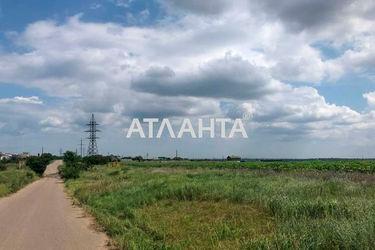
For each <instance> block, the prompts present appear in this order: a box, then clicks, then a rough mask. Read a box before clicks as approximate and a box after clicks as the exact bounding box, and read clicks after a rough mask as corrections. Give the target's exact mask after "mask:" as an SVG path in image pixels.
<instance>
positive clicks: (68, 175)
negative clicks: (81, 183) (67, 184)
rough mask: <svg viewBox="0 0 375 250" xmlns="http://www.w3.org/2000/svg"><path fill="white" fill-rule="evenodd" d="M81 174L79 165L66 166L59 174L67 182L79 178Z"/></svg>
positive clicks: (70, 164) (61, 168)
mask: <svg viewBox="0 0 375 250" xmlns="http://www.w3.org/2000/svg"><path fill="white" fill-rule="evenodd" d="M80 172H81V165H80V164H78V163H69V164H64V165H63V166H62V167H60V169H59V173H60V175H61V177H62V178H64V179H66V180H67V179H76V178H78V177H79V173H80Z"/></svg>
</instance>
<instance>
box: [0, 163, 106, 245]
mask: <svg viewBox="0 0 375 250" xmlns="http://www.w3.org/2000/svg"><path fill="white" fill-rule="evenodd" d="M60 164H61V161H55V162H53V163H52V164H50V165H49V166H48V167H47V169H46V171H45V173H44V175H45V177H43V178H42V179H40V180H38V181H35V182H34V183H32V184H30V185H28V186H26V187H25V188H24V189H22V190H20V191H18V192H17V193H15V194H13V195H11V196H9V197H6V198H2V199H0V249H6V250H18V249H28V250H33V249H37V250H44V249H46V250H54V249H67V250H68V249H69V250H74V249H77V250H78V249H79V250H81V249H90V250H91V249H106V245H107V242H108V239H107V237H106V235H105V234H104V233H100V232H97V231H95V230H94V229H93V228H94V226H93V220H92V219H91V218H89V217H87V216H85V214H84V212H83V210H82V209H80V208H78V207H74V206H72V202H71V200H70V199H69V197H68V196H67V195H66V194H65V193H64V186H63V183H62V181H61V180H60V179H59V176H58V174H57V171H58V170H57V167H58V166H59V165H60Z"/></svg>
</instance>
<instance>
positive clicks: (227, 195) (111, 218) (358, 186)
mask: <svg viewBox="0 0 375 250" xmlns="http://www.w3.org/2000/svg"><path fill="white" fill-rule="evenodd" d="M158 164H162V165H158ZM168 164H176V168H172V167H171V165H168ZM168 164H166V165H163V163H139V164H138V163H135V164H134V163H132V164H131V165H130V166H129V165H128V166H121V167H116V168H113V167H97V168H94V169H92V170H90V171H88V172H83V173H82V174H81V177H80V178H78V179H76V180H69V181H68V182H67V183H66V184H67V187H68V189H69V190H70V192H71V193H72V194H73V195H74V196H75V197H76V198H77V199H78V200H79V201H80V202H81V203H82V204H83V205H84V206H86V208H88V209H89V211H91V213H93V215H94V216H95V217H96V218H97V219H98V222H99V224H101V225H102V226H103V227H104V228H105V230H106V231H107V232H108V234H109V235H110V236H111V237H113V239H114V240H115V242H116V244H117V245H118V246H119V247H120V248H122V249H165V248H173V249H175V248H190V249H192V248H195V249H197V248H205V249H217V248H222V249H228V248H229V249H230V248H232V249H244V248H250V249H252V248H258V249H263V248H264V249H270V248H278V249H290V248H301V249H371V248H372V247H373V246H374V245H375V184H374V183H375V182H374V181H373V179H372V175H371V174H358V173H346V174H345V175H341V174H337V175H335V174H333V173H331V172H329V173H327V172H325V171H310V170H293V171H281V172H280V171H269V170H251V171H249V170H242V169H240V170H233V169H230V168H229V169H228V167H226V168H224V169H222V168H221V167H218V166H215V167H212V165H211V164H214V163H203V164H204V165H202V163H200V165H194V166H192V165H191V164H188V163H180V164H178V163H177V162H176V163H168ZM184 164H186V165H184ZM194 164H195V163H194ZM233 164H237V163H233ZM344 165H346V163H345V164H344ZM181 204H182V205H181ZM218 204H219V205H218ZM189 206H191V207H193V208H194V209H187V208H188V207H189ZM213 207H214V208H216V210H217V209H219V208H220V211H217V213H205V212H204V211H205V210H207V209H208V210H210V209H212V208H213ZM241 209H242V210H243V211H247V210H252V211H254V213H246V212H241V211H242V210H241ZM216 210H215V211H216ZM212 211H214V210H212ZM233 211H237V212H236V213H233ZM210 214H212V216H210ZM215 218H217V219H218V220H219V223H216V224H215V223H214V224H212V223H211V224H212V226H211V227H210V226H207V225H211V224H210V223H208V222H210V221H213V220H214V219H215ZM168 221H175V223H172V224H171V223H168ZM238 221H242V222H241V223H238ZM155 222H158V223H155ZM259 222H261V223H259ZM254 225H255V226H254ZM270 225H271V227H270ZM174 227H177V228H178V230H177V231H176V229H173V228H174ZM245 228H249V230H250V231H251V232H257V233H249V232H250V231H246V230H244V229H245ZM197 231H198V232H199V234H197ZM194 234H197V235H199V237H198V238H199V240H193V239H192V238H191V237H189V235H194Z"/></svg>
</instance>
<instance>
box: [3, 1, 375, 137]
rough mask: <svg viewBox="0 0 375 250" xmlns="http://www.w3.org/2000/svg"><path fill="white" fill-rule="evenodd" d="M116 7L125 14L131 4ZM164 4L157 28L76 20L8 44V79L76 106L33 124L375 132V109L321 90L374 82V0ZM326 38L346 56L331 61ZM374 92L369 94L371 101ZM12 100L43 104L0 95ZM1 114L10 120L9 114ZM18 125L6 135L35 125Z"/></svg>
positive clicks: (291, 133)
mask: <svg viewBox="0 0 375 250" xmlns="http://www.w3.org/2000/svg"><path fill="white" fill-rule="evenodd" d="M112 2H113V3H115V4H117V5H118V6H122V7H125V8H127V7H128V6H129V4H130V3H131V1H122V0H121V1H114V0H113V1H112ZM159 2H161V3H162V4H161V6H162V7H163V8H166V10H167V12H166V15H167V16H166V17H165V18H164V19H162V20H159V22H157V23H155V24H153V25H150V26H146V25H144V26H136V22H135V23H133V25H132V26H123V25H121V24H116V23H110V22H108V23H94V22H84V21H82V19H81V16H80V15H77V16H73V17H70V18H68V19H67V20H66V21H64V22H61V23H56V22H53V21H46V20H41V21H38V22H35V23H32V24H30V25H28V26H27V27H26V28H25V30H24V31H23V32H20V33H12V36H11V37H9V39H11V40H12V41H13V43H14V45H15V46H17V47H19V48H22V49H21V50H17V51H12V52H9V53H7V52H4V51H2V52H1V53H0V82H8V83H9V82H12V83H16V84H20V85H24V86H27V87H36V88H38V89H41V90H43V91H44V92H45V93H46V94H47V95H50V96H59V97H61V98H62V99H63V100H64V106H66V107H60V108H58V109H57V108H56V107H44V108H45V110H44V112H42V110H41V109H40V106H43V105H30V106H33V108H34V109H35V110H34V109H33V112H36V114H37V115H36V116H35V117H36V118H32V119H31V118H30V121H32V122H30V123H32V124H30V125H28V126H29V127H32V128H35V129H42V130H43V131H58V130H60V131H68V130H69V129H71V128H72V127H74V126H75V124H81V125H82V124H84V123H85V120H86V117H88V116H87V114H88V113H90V112H95V113H98V115H99V116H100V118H101V120H102V121H103V124H104V125H105V126H119V127H121V126H123V125H124V123H126V122H128V120H129V118H132V117H147V116H152V117H160V118H161V117H171V116H172V117H177V116H210V115H211V116H228V117H232V118H237V117H241V114H243V113H244V112H247V113H249V114H251V117H252V119H251V122H249V127H250V128H252V129H257V130H258V131H261V132H262V133H264V134H268V135H270V134H271V136H277V135H283V136H284V138H289V139H291V138H296V137H303V136H306V137H309V138H313V137H316V138H329V137H330V136H333V137H340V136H343V135H348V134H350V133H353V134H354V131H367V130H370V129H371V128H373V127H374V125H373V123H372V122H371V119H372V118H373V117H374V114H372V113H371V112H367V111H363V112H362V113H361V112H357V111H354V110H352V109H350V108H349V107H346V106H339V105H335V104H334V103H328V102H327V101H326V100H325V99H324V97H323V96H321V95H320V94H319V93H318V92H317V90H316V89H315V88H313V87H311V86H312V84H332V82H335V81H337V80H339V79H340V78H342V77H345V75H346V74H356V75H360V76H366V77H368V78H369V79H374V78H373V75H374V58H375V57H374V49H373V44H374V41H375V39H374V37H375V36H374V30H375V29H374V18H373V16H374V15H373V11H374V10H375V8H374V4H373V3H372V1H367V0H360V1H355V2H353V1H346V0H344V1H336V0H332V1H321V0H317V1H309V0H301V1H296V0H286V1H282V2H279V3H277V4H275V3H274V1H268V0H266V1H248V0H237V1H221V0H220V1H209V0H207V1H175V0H165V1H161V0H160V1H159ZM135 14H136V13H135ZM149 14H150V13H149V12H147V10H145V11H144V12H143V14H142V15H143V16H144V18H147V17H148V16H149ZM171 20H173V22H172V21H171ZM317 43H325V44H328V45H329V46H331V47H332V48H334V49H335V50H337V51H340V53H339V54H338V55H337V56H336V57H335V58H330V57H327V56H325V55H323V54H324V53H325V51H323V50H322V49H320V48H318V47H317V46H315V45H316V44H317ZM359 84H360V83H359ZM372 95H373V94H372V92H371V93H366V94H364V98H366V100H367V101H368V103H369V105H370V106H372V105H373V100H372V99H373V97H372ZM20 98H21V99H20ZM22 98H23V99H22ZM12 103H23V104H42V103H43V102H42V100H40V99H38V98H35V97H19V98H18V100H15V98H11V99H9V98H8V99H7V98H5V99H1V100H0V104H3V105H6V104H12ZM8 106H11V105H8ZM13 106H22V105H13ZM38 106H39V109H38ZM13 108H14V110H12V112H20V114H21V113H22V114H23V112H24V113H26V112H29V110H22V107H18V110H16V109H15V107H13ZM366 112H367V113H366ZM61 114H64V115H61ZM0 115H1V117H2V119H3V120H4V121H6V120H7V119H8V120H9V117H10V113H8V112H5V111H3V110H2V111H0ZM12 119H13V120H12V122H14V123H13V124H11V122H8V123H7V122H5V125H3V126H2V128H1V129H3V130H4V129H7V131H9V130H10V128H12V127H14V128H20V127H21V125H22V123H23V122H25V121H24V120H23V119H21V118H19V119H18V118H17V119H16V118H12ZM3 120H1V122H3ZM18 122H20V124H19V125H16V124H15V123H17V124H18ZM24 124H27V123H24ZM4 131H5V130H4Z"/></svg>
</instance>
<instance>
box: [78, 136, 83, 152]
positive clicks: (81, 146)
mask: <svg viewBox="0 0 375 250" xmlns="http://www.w3.org/2000/svg"><path fill="white" fill-rule="evenodd" d="M79 147H80V150H81V157H83V139H82V138H81V143H80V144H79Z"/></svg>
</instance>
